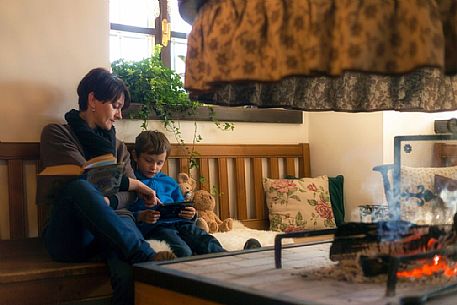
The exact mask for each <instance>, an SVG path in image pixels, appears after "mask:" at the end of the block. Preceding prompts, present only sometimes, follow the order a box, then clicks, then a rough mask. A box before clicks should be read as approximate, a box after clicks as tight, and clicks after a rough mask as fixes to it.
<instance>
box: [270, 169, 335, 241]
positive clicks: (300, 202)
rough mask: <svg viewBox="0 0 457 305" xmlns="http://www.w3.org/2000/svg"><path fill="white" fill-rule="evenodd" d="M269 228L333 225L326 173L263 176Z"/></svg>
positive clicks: (284, 230) (312, 228) (309, 228)
mask: <svg viewBox="0 0 457 305" xmlns="http://www.w3.org/2000/svg"><path fill="white" fill-rule="evenodd" d="M263 186H264V190H265V197H266V202H267V206H268V210H269V218H270V230H273V231H283V232H292V231H301V230H319V229H329V228H334V227H335V217H334V215H333V211H332V206H331V203H330V194H329V184H328V177H327V176H320V177H316V178H302V179H269V178H265V179H264V183H263Z"/></svg>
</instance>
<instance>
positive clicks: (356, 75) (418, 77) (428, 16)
mask: <svg viewBox="0 0 457 305" xmlns="http://www.w3.org/2000/svg"><path fill="white" fill-rule="evenodd" d="M188 1H192V0H188ZM199 2H200V3H199V5H201V7H200V9H199V12H198V14H197V15H196V17H195V19H194V23H193V27H192V32H191V33H190V34H189V37H188V51H187V56H186V77H185V87H186V88H187V89H188V90H189V92H190V94H191V96H192V97H193V98H195V99H198V100H201V101H204V102H206V103H210V104H218V105H229V106H239V105H256V106H258V107H281V108H286V109H300V110H311V111H319V110H335V111H349V112H361V111H377V110H399V111H425V112H434V111H443V110H455V109H457V77H456V76H455V75H456V74H457V0H436V1H434V0H217V1H206V2H202V1H199Z"/></svg>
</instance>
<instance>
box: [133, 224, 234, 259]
mask: <svg viewBox="0 0 457 305" xmlns="http://www.w3.org/2000/svg"><path fill="white" fill-rule="evenodd" d="M139 228H140V231H141V233H143V235H144V237H145V238H148V239H149V238H151V239H157V240H164V241H166V242H167V243H168V245H170V248H171V249H172V250H173V252H174V254H175V255H176V256H178V257H184V256H191V255H192V254H208V253H215V252H223V251H225V249H224V248H222V246H221V244H220V243H219V241H218V240H217V239H216V238H215V237H214V236H212V235H210V234H208V233H206V232H205V231H204V230H202V229H200V228H199V227H197V226H196V225H195V223H194V222H193V221H185V220H184V221H177V222H173V223H158V224H147V223H143V224H140V225H139Z"/></svg>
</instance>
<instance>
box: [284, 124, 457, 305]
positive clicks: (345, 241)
mask: <svg viewBox="0 0 457 305" xmlns="http://www.w3.org/2000/svg"><path fill="white" fill-rule="evenodd" d="M455 140H457V134H456V133H453V134H437V135H415V136H399V137H395V139H394V164H392V165H386V166H385V167H383V168H380V167H379V166H378V167H376V168H375V170H379V171H381V173H382V174H383V178H384V190H385V194H386V198H387V201H388V208H389V214H390V219H388V220H386V221H380V222H377V223H345V224H343V225H341V226H340V227H338V228H337V229H334V230H321V231H310V232H293V233H288V234H280V235H278V236H277V237H276V241H275V264H276V267H277V268H281V265H282V262H281V248H282V245H281V240H282V239H283V238H297V237H305V236H314V235H319V234H329V233H332V234H334V238H333V240H332V241H331V246H330V253H329V256H330V259H331V260H332V261H334V262H345V261H352V262H356V264H358V265H359V266H360V270H361V272H362V274H363V277H365V278H367V279H369V278H375V277H378V276H381V275H383V276H384V277H386V281H385V284H386V290H385V291H386V292H385V295H386V297H392V296H394V295H395V292H396V286H397V284H398V282H399V281H400V280H402V279H405V278H408V279H410V278H421V280H423V281H428V280H430V281H431V280H432V279H433V280H437V278H439V279H438V280H439V281H441V282H440V283H442V284H441V285H440V286H441V287H440V288H439V289H438V290H436V291H434V292H433V293H432V294H430V295H429V294H426V295H425V294H424V295H422V296H419V297H415V298H408V297H401V298H400V304H423V303H424V301H426V299H427V298H428V297H432V296H436V295H438V294H442V293H449V292H454V291H457V214H456V213H455V208H454V210H453V211H454V212H453V214H452V215H453V219H452V217H451V220H452V221H451V222H449V217H448V219H444V218H443V217H441V218H437V217H431V218H430V219H433V222H432V223H414V222H411V221H409V220H404V219H402V212H401V209H402V204H403V203H404V200H405V198H406V199H410V198H413V199H417V201H416V202H417V204H418V205H419V206H421V204H422V205H423V204H430V205H435V206H438V208H441V209H443V208H444V207H443V201H442V199H441V198H440V197H439V196H437V195H436V194H435V193H434V192H433V191H428V193H427V192H425V191H423V190H424V189H426V188H425V187H423V186H422V189H420V188H419V187H418V188H417V189H418V190H417V191H416V190H408V191H405V190H404V187H403V186H402V176H401V174H402V172H403V166H408V165H405V163H406V162H404V160H403V159H404V157H405V156H408V155H409V154H411V153H413V152H414V153H416V152H417V149H416V148H417V147H418V145H415V144H416V143H415V142H417V141H421V142H429V146H430V147H432V148H433V147H434V146H433V145H435V146H436V143H444V142H447V141H455ZM430 142H432V143H430ZM426 144H427V143H426ZM430 144H431V145H430ZM424 147H427V146H426V145H424ZM456 147H457V145H456ZM422 149H423V147H422ZM427 149H428V148H426V149H423V150H427ZM456 150H457V148H456ZM431 159H432V160H431V164H430V165H425V167H427V166H428V167H427V169H434V170H436V171H437V172H438V173H441V172H442V171H441V170H440V169H437V168H439V166H442V165H440V164H437V160H438V161H439V162H442V163H445V164H444V166H450V165H451V166H454V165H456V164H449V163H448V162H447V161H444V160H441V159H439V158H437V157H436V156H435V157H433V158H431ZM420 166H424V165H422V164H421V165H420ZM420 166H419V167H420ZM388 170H392V172H393V175H392V177H393V179H392V180H389V176H388ZM456 173H457V170H456ZM452 178H453V179H455V180H456V181H454V182H455V183H454V182H446V183H454V184H455V185H457V177H452ZM402 187H403V188H402ZM435 190H436V189H435ZM452 190H453V191H456V190H457V187H454V186H453V189H452ZM440 191H441V190H440ZM405 194H406V195H407V196H409V197H406V195H405ZM454 200H457V199H454ZM453 204H454V205H456V202H455V201H453ZM439 205H441V206H439ZM430 211H435V209H432V210H430ZM342 265H344V264H342ZM335 268H338V265H336V267H335Z"/></svg>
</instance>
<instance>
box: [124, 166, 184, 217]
mask: <svg viewBox="0 0 457 305" xmlns="http://www.w3.org/2000/svg"><path fill="white" fill-rule="evenodd" d="M135 176H136V177H137V178H138V180H140V181H141V182H143V183H144V184H146V185H147V186H149V187H150V188H152V189H153V190H154V191H155V192H156V196H157V197H158V198H159V199H160V201H161V202H162V203H163V204H167V203H173V202H182V201H184V196H183V195H182V193H181V188H180V187H179V184H178V183H177V182H176V180H175V179H173V178H171V177H170V176H168V175H165V174H163V173H162V172H159V173H157V174H155V175H154V176H153V177H152V178H147V177H145V176H144V175H143V174H141V173H140V172H138V171H135ZM146 209H151V208H149V207H146V206H145V204H144V200H143V199H141V198H138V199H137V200H136V201H135V202H134V203H133V204H131V205H130V206H129V210H130V211H131V212H133V215H134V216H135V219H137V216H138V212H139V211H143V210H146ZM180 220H185V219H183V218H172V219H166V220H162V219H160V218H159V220H158V221H157V223H172V222H176V221H180Z"/></svg>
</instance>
